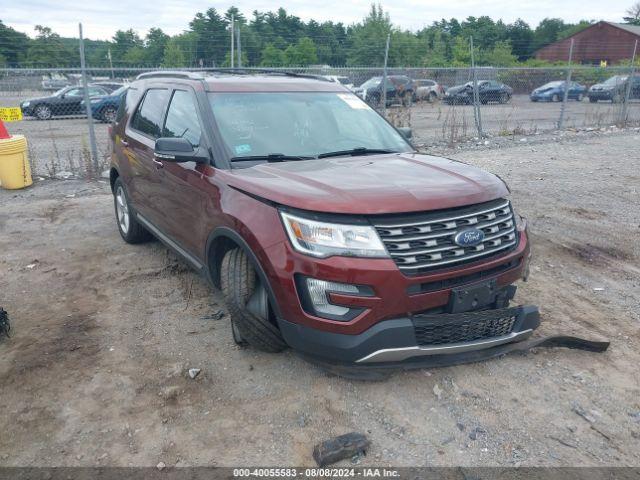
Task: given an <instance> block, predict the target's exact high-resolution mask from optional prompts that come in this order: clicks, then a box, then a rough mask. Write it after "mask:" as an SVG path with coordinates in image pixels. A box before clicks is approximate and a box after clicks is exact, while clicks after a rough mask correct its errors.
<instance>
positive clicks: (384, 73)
mask: <svg viewBox="0 0 640 480" xmlns="http://www.w3.org/2000/svg"><path fill="white" fill-rule="evenodd" d="M390 41H391V33H388V34H387V46H386V47H385V49H384V70H383V71H382V112H383V114H384V116H385V117H386V116H387V63H388V61H389V42H390Z"/></svg>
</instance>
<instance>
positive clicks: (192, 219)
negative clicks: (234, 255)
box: [156, 89, 210, 258]
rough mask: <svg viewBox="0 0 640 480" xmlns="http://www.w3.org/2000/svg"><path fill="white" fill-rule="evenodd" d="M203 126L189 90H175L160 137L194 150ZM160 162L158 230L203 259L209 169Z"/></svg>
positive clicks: (183, 163)
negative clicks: (176, 140) (181, 140)
mask: <svg viewBox="0 0 640 480" xmlns="http://www.w3.org/2000/svg"><path fill="white" fill-rule="evenodd" d="M201 125H202V123H201V120H200V118H199V115H198V106H197V102H196V99H195V95H194V92H193V91H191V90H186V89H185V90H174V91H173V94H172V96H171V100H170V102H169V107H168V109H167V115H166V119H165V123H164V126H163V129H162V136H163V137H173V138H175V137H181V138H185V139H187V140H188V141H189V142H190V143H191V145H192V146H193V147H194V150H195V149H197V148H198V147H199V146H200V143H201V142H203V141H204V140H203V136H202V127H201ZM156 160H159V161H161V162H162V164H163V167H162V168H161V169H160V170H159V175H160V182H161V184H162V196H161V198H158V199H157V201H158V203H157V206H158V207H159V209H160V210H161V211H162V223H161V224H159V225H158V227H159V228H160V229H161V230H162V231H163V233H165V234H166V235H168V236H169V237H170V238H171V239H172V240H174V241H175V242H176V243H178V244H179V245H180V246H181V247H182V248H184V249H185V250H187V251H188V252H189V253H191V254H193V255H195V256H196V257H197V258H202V255H203V252H201V251H200V250H201V247H202V244H203V242H202V239H203V238H204V235H206V232H204V228H205V225H206V224H208V222H206V221H205V219H204V215H206V214H207V213H206V211H205V210H206V205H207V187H209V188H210V185H209V184H208V180H207V178H206V174H205V172H206V171H207V169H208V166H205V165H199V164H196V163H195V162H181V163H176V162H169V161H163V160H161V159H156Z"/></svg>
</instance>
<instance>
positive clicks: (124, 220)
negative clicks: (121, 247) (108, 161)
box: [113, 178, 151, 244]
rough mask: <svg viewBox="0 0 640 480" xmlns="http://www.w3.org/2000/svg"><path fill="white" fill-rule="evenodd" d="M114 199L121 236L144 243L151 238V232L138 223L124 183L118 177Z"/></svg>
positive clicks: (114, 187) (133, 241)
mask: <svg viewBox="0 0 640 480" xmlns="http://www.w3.org/2000/svg"><path fill="white" fill-rule="evenodd" d="M113 201H114V205H115V211H116V222H117V223H118V231H119V232H120V236H121V237H122V239H123V240H124V241H125V242H127V243H133V244H135V243H142V242H146V241H147V240H150V239H151V234H150V233H149V232H148V231H147V230H145V228H144V227H143V226H142V225H140V224H139V223H138V220H137V219H136V216H135V214H134V212H133V210H132V208H131V205H130V203H129V198H128V197H127V192H126V190H125V188H124V183H122V180H120V178H117V179H116V181H115V182H114V184H113Z"/></svg>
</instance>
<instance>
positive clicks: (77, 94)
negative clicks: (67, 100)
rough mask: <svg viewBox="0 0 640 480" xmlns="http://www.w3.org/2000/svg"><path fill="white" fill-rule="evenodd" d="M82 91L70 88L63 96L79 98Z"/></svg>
mask: <svg viewBox="0 0 640 480" xmlns="http://www.w3.org/2000/svg"><path fill="white" fill-rule="evenodd" d="M82 92H83V90H82V89H81V88H72V89H71V90H69V91H68V92H67V93H66V94H65V96H67V97H81V96H82V95H83V93H82Z"/></svg>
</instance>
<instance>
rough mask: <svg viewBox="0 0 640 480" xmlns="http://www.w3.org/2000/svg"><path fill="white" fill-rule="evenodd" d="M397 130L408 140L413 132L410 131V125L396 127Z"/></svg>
mask: <svg viewBox="0 0 640 480" xmlns="http://www.w3.org/2000/svg"><path fill="white" fill-rule="evenodd" d="M398 132H400V135H402V136H403V137H404V138H406V139H407V140H410V139H411V138H412V137H413V132H412V131H411V127H398Z"/></svg>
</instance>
